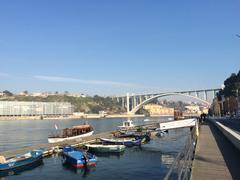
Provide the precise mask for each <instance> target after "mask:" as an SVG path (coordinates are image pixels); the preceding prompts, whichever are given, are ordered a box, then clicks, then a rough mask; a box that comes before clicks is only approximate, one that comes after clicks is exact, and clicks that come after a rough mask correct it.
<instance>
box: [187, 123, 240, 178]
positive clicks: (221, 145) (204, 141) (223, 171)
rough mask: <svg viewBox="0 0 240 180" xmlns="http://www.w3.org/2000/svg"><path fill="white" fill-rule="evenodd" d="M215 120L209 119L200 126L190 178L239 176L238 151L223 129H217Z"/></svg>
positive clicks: (239, 158) (239, 152)
mask: <svg viewBox="0 0 240 180" xmlns="http://www.w3.org/2000/svg"><path fill="white" fill-rule="evenodd" d="M215 122H216V121H215V120H211V121H210V120H209V121H207V122H205V123H204V124H202V125H201V126H200V133H199V137H198V142H197V146H196V150H195V156H194V160H193V165H192V174H191V180H198V179H199V180H200V179H201V180H204V179H239V177H240V171H239V167H240V151H239V150H238V149H237V148H236V146H234V145H233V144H232V143H231V142H230V140H229V139H227V137H225V135H224V134H223V133H224V131H221V130H219V129H218V127H217V125H216V124H215ZM238 133H239V132H238ZM239 142H240V141H239V140H238V143H239Z"/></svg>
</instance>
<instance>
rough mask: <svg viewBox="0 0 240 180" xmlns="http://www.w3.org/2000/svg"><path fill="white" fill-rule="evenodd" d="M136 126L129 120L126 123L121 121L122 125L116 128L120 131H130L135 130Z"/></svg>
mask: <svg viewBox="0 0 240 180" xmlns="http://www.w3.org/2000/svg"><path fill="white" fill-rule="evenodd" d="M135 127H136V126H135V125H134V124H133V121H131V120H127V121H123V125H122V126H118V129H120V130H127V129H132V128H135Z"/></svg>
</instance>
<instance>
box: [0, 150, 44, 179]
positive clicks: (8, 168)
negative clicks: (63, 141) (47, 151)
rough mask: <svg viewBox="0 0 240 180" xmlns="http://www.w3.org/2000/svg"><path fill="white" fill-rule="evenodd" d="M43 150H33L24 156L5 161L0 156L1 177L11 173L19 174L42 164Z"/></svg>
mask: <svg viewBox="0 0 240 180" xmlns="http://www.w3.org/2000/svg"><path fill="white" fill-rule="evenodd" d="M42 155H43V151H42V150H33V151H30V152H28V153H26V154H23V155H17V156H16V157H12V158H7V159H5V157H4V156H0V176H2V175H8V173H9V172H15V171H16V172H18V171H23V170H27V169H28V168H32V167H36V165H40V164H41V163H42Z"/></svg>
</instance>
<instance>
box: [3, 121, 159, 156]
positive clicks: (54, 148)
mask: <svg viewBox="0 0 240 180" xmlns="http://www.w3.org/2000/svg"><path fill="white" fill-rule="evenodd" d="M158 126H159V123H149V124H144V125H139V126H136V128H139V127H141V128H143V129H144V128H154V127H155V128H156V127H158ZM115 132H116V131H108V132H103V133H99V134H93V135H92V136H88V137H83V138H79V139H75V140H70V141H69V140H68V141H63V142H59V143H45V144H36V145H32V146H27V147H23V148H19V149H14V150H8V151H3V152H0V155H2V156H4V157H6V158H9V157H13V156H16V155H17V154H24V153H26V152H29V151H31V150H34V149H43V150H44V152H43V156H44V157H45V156H49V155H51V154H53V153H56V152H59V151H61V150H60V149H61V148H62V147H63V146H64V145H66V144H68V145H72V146H74V147H81V146H83V145H84V144H88V143H94V142H96V141H97V139H99V138H112V137H113V134H114V133H115Z"/></svg>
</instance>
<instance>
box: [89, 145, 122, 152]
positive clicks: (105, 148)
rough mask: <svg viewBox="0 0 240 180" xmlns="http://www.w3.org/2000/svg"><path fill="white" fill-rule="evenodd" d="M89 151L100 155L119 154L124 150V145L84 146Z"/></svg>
mask: <svg viewBox="0 0 240 180" xmlns="http://www.w3.org/2000/svg"><path fill="white" fill-rule="evenodd" d="M86 146H87V147H88V148H89V150H90V151H94V152H100V153H107V152H110V153H120V152H123V151H124V150H125V146H124V145H94V144H89V145H86Z"/></svg>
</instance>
